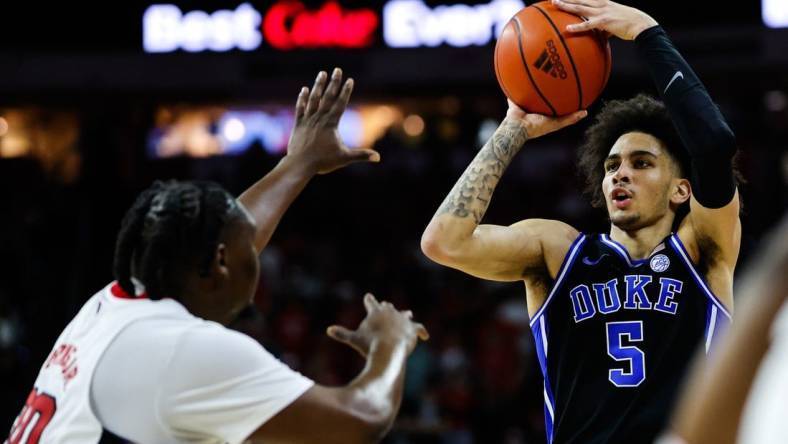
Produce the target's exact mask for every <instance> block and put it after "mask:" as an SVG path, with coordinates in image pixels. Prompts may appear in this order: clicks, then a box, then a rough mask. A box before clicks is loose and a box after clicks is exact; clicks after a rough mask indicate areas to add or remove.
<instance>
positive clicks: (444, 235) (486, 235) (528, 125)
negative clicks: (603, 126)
mask: <svg viewBox="0 0 788 444" xmlns="http://www.w3.org/2000/svg"><path fill="white" fill-rule="evenodd" d="M585 115H586V112H585V111H578V112H576V113H573V114H569V115H567V116H563V117H558V118H551V117H547V116H543V115H539V114H529V113H526V112H524V111H523V110H522V109H520V108H519V107H517V105H515V104H514V103H512V102H511V101H510V102H509V110H508V112H507V113H506V118H505V119H504V120H503V122H502V123H501V125H500V126H499V127H498V129H497V130H496V131H495V133H494V134H493V136H492V137H491V138H490V140H489V141H487V143H486V144H485V145H484V146H483V147H482V149H481V150H480V151H479V154H477V155H476V157H475V158H474V159H473V161H472V162H471V164H470V165H469V166H468V168H467V169H466V170H465V172H464V173H463V174H462V176H461V177H460V179H459V180H458V181H457V183H456V184H455V185H454V187H453V188H452V190H451V191H450V192H449V194H448V196H446V199H445V200H444V201H443V203H442V204H441V206H440V208H438V211H437V212H436V213H435V215H434V216H433V217H432V220H431V221H430V223H429V225H427V228H426V229H425V230H424V234H423V235H422V238H421V249H422V251H423V252H424V254H426V255H427V256H428V257H429V258H430V259H432V260H434V261H435V262H438V263H440V264H443V265H446V266H449V267H452V268H456V269H459V270H462V271H464V272H466V273H469V274H472V275H474V276H478V277H481V278H485V279H493V280H501V281H514V280H519V279H522V275H523V271H524V270H525V269H526V268H529V267H532V266H542V264H543V263H544V259H543V250H544V245H543V241H544V240H545V237H547V238H548V239H546V241H547V242H552V243H558V244H561V245H563V244H566V247H567V248H568V246H569V244H570V243H571V242H572V240H573V239H574V238H575V237H576V236H577V231H576V230H574V229H573V228H571V227H569V226H568V225H566V224H564V223H561V222H557V221H549V220H540V219H531V220H525V221H522V222H519V223H516V224H514V225H511V226H508V227H506V226H498V225H481V221H482V218H483V217H484V214H485V212H486V211H487V207H488V206H489V205H490V200H491V199H492V195H493V192H494V191H495V187H496V186H497V185H498V182H499V181H500V180H501V176H502V175H503V173H504V171H506V168H507V167H508V166H509V164H510V163H511V162H512V159H513V158H514V156H515V155H516V154H517V153H518V152H519V151H520V149H521V148H522V146H523V144H524V143H525V142H526V140H528V139H532V138H535V137H539V136H541V135H544V134H547V133H550V132H553V131H556V130H558V129H561V128H563V127H565V126H568V125H571V124H573V123H575V122H577V121H578V120H580V119H581V118H583V117H585ZM548 248H550V246H548ZM565 252H566V249H564V251H563V252H561V254H563V253H565ZM559 262H560V261H559Z"/></svg>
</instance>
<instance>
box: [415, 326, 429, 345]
mask: <svg viewBox="0 0 788 444" xmlns="http://www.w3.org/2000/svg"><path fill="white" fill-rule="evenodd" d="M414 326H415V327H416V335H418V337H419V339H421V340H422V341H426V340H428V339H429V338H430V332H428V331H427V327H425V326H424V324H422V323H420V322H416V323H414Z"/></svg>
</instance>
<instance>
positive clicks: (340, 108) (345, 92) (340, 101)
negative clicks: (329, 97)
mask: <svg viewBox="0 0 788 444" xmlns="http://www.w3.org/2000/svg"><path fill="white" fill-rule="evenodd" d="M353 84H354V82H353V79H352V78H348V79H347V80H345V84H344V85H342V91H341V92H340V93H339V97H337V100H336V101H335V102H334V104H333V105H332V106H331V111H329V112H330V114H331V116H332V117H333V118H334V119H336V121H337V122H339V118H340V117H342V113H344V112H345V108H347V104H348V102H350V94H352V93H353Z"/></svg>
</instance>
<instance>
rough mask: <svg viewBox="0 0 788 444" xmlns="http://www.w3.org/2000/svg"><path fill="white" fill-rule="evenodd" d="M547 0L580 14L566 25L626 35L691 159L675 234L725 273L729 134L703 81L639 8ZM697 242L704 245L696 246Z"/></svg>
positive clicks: (735, 218)
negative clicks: (684, 211)
mask: <svg viewBox="0 0 788 444" xmlns="http://www.w3.org/2000/svg"><path fill="white" fill-rule="evenodd" d="M553 4H555V5H556V6H557V7H559V8H560V9H563V10H565V11H568V12H572V13H575V14H578V15H582V16H583V17H586V18H587V19H588V20H587V21H586V22H584V23H582V24H580V25H570V26H569V27H568V28H567V30H568V31H570V32H585V31H588V30H589V29H598V30H602V31H604V32H607V33H609V34H611V35H615V36H616V37H619V38H621V39H623V40H634V42H635V47H636V48H637V51H638V53H639V55H640V57H641V59H642V60H644V61H645V62H646V63H645V66H646V67H647V68H648V70H649V73H650V74H651V77H652V79H653V80H654V84H655V86H656V88H657V90H658V91H659V94H660V96H661V98H662V100H663V101H664V102H665V105H666V106H667V108H668V111H669V113H670V117H671V119H672V121H673V124H674V125H675V127H676V130H677V132H678V134H679V137H680V138H681V141H682V143H683V145H684V147H685V148H686V150H687V153H688V154H689V156H690V159H691V171H690V181H691V184H692V195H691V198H690V213H689V215H688V217H687V218H686V219H685V221H684V223H683V224H682V227H681V228H680V230H679V235H680V237H681V238H682V240H683V241H684V242H685V243H686V244H687V247H688V250H689V253H690V255H692V256H693V259H694V260H696V261H697V260H698V258H699V257H700V256H701V255H705V257H706V258H707V260H709V261H711V262H713V263H714V264H715V265H718V266H721V267H724V268H726V269H727V270H728V271H729V274H731V275H732V273H733V269H734V267H735V265H736V260H737V258H738V255H739V244H740V241H741V222H740V220H739V196H738V192H737V190H736V180H735V176H734V172H733V165H732V159H733V156H734V155H735V153H736V139H735V136H734V134H733V131H732V130H731V128H730V127H729V126H728V123H727V122H726V121H725V118H724V117H723V115H722V113H721V112H720V110H719V108H718V107H717V105H716V104H715V103H714V101H712V99H711V97H710V96H709V93H708V91H707V90H706V88H705V87H704V86H703V83H702V82H701V81H700V79H699V78H698V76H697V75H696V74H695V72H694V71H693V69H692V68H691V67H690V66H689V64H688V63H687V62H686V60H684V58H683V57H682V56H681V54H680V53H679V51H678V50H677V49H676V47H675V46H674V45H673V43H672V42H671V40H670V38H668V35H667V34H666V33H665V30H664V29H662V27H661V26H659V24H658V23H657V22H656V21H655V20H654V19H653V18H651V17H650V16H649V15H647V14H646V13H644V12H642V11H640V10H638V9H635V8H632V7H629V6H625V5H621V4H618V3H615V2H612V1H609V0H553ZM704 248H705V249H706V250H708V251H700V250H701V249H704ZM730 302H732V301H730Z"/></svg>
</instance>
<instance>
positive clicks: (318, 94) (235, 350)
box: [6, 69, 427, 444]
mask: <svg viewBox="0 0 788 444" xmlns="http://www.w3.org/2000/svg"><path fill="white" fill-rule="evenodd" d="M352 89H353V80H352V79H348V80H347V81H345V82H343V81H342V72H341V71H340V70H339V69H335V70H334V72H333V74H332V75H331V78H330V81H329V80H328V76H327V74H326V73H325V72H321V73H320V74H318V76H317V79H316V80H315V84H314V86H313V88H312V90H311V92H310V90H309V89H308V88H306V87H304V88H303V89H302V90H301V93H300V94H299V96H298V100H297V102H296V110H295V127H294V129H293V132H292V133H291V136H290V142H289V144H288V147H287V155H286V156H285V157H284V158H283V159H282V160H281V161H280V163H279V164H278V165H277V166H276V167H275V168H274V169H273V170H272V171H271V172H269V173H268V174H267V175H266V176H265V177H263V178H262V179H260V180H259V181H258V182H257V183H255V184H254V185H252V187H251V188H249V189H248V190H246V191H245V192H244V193H243V194H242V195H241V196H240V197H239V198H238V199H237V200H236V199H235V198H233V197H232V196H231V195H230V194H228V193H227V192H226V191H225V190H224V189H222V188H221V187H220V186H218V185H216V184H212V183H201V182H174V181H173V182H167V183H161V182H157V183H156V184H154V185H153V186H152V187H150V188H149V189H147V190H146V191H144V192H143V193H142V194H141V195H140V196H139V197H138V199H137V201H136V202H135V203H134V205H133V206H132V207H131V209H129V211H128V212H127V213H126V216H125V218H124V219H123V225H122V227H121V231H120V233H119V235H118V240H117V245H116V251H115V264H114V272H115V278H116V281H115V282H113V283H111V284H109V285H107V286H106V287H105V288H104V289H103V290H101V291H99V292H98V293H96V294H95V295H94V296H93V297H91V298H90V299H89V300H88V301H87V303H85V305H84V306H83V307H82V309H81V310H80V312H79V313H78V314H77V316H76V317H75V318H74V319H73V320H72V321H71V323H69V325H68V326H67V327H66V329H65V330H64V331H63V333H62V334H61V335H60V337H59V338H58V340H57V342H56V343H55V346H54V348H53V349H52V352H51V354H50V355H49V358H48V359H47V360H46V362H45V363H44V365H43V366H42V367H41V371H40V373H39V375H38V378H37V379H36V382H35V387H34V388H33V390H32V391H31V392H30V396H29V397H28V399H27V402H26V404H25V406H24V407H23V409H22V412H21V413H20V414H19V416H18V417H17V419H16V421H15V422H14V424H13V426H12V428H11V432H10V435H9V437H8V440H7V441H6V442H7V443H9V444H19V443H22V444H36V443H39V442H42V443H44V442H46V443H49V442H57V443H96V442H99V439H100V438H101V434H102V429H107V430H109V431H111V432H112V433H114V434H115V435H118V436H120V437H122V438H124V439H126V440H129V441H131V442H137V443H164V442H172V443H181V442H201V443H240V442H271V443H278V442H287V443H312V442H321V443H361V442H377V441H379V440H380V439H381V438H382V436H383V435H384V434H385V433H386V431H387V430H388V428H389V427H390V426H391V423H392V422H393V420H394V417H395V416H396V414H397V411H398V410H399V405H400V401H401V399H402V388H403V381H404V378H405V361H406V360H407V358H408V356H409V354H410V352H411V351H412V350H413V348H414V347H415V345H416V342H417V341H418V338H422V339H426V337H427V331H426V330H425V329H424V327H423V326H422V325H421V324H419V323H416V322H414V321H413V320H412V319H411V318H412V314H411V313H410V312H407V311H406V312H400V311H398V310H396V309H395V308H394V306H393V305H391V304H390V303H388V302H382V303H381V302H378V301H377V300H376V299H375V297H374V296H372V295H371V294H367V295H366V296H365V298H364V305H365V307H366V309H367V316H366V318H365V319H364V320H363V321H362V322H361V325H360V326H359V327H358V329H356V330H353V331H351V330H348V329H346V328H344V327H341V326H332V327H329V329H328V334H329V336H331V337H332V338H334V339H336V340H338V341H340V342H343V343H345V344H347V345H349V346H351V347H353V348H355V349H356V350H357V351H358V352H359V353H361V355H362V356H364V358H365V359H366V366H365V367H364V369H363V370H362V371H361V373H360V374H359V375H358V376H357V377H356V379H354V380H353V381H352V382H351V383H350V384H348V385H347V386H345V387H324V386H320V385H318V384H315V383H314V382H313V381H311V380H309V379H307V378H306V377H304V376H302V375H300V374H298V373H296V372H294V371H293V370H290V369H289V368H288V367H287V366H285V365H284V364H282V363H281V362H280V361H278V360H277V359H275V358H274V357H273V356H272V355H271V354H269V353H268V352H267V351H266V350H265V349H263V348H262V347H261V346H260V344H258V343H257V342H255V341H254V340H252V339H251V338H249V337H248V336H245V335H242V334H240V333H237V332H234V331H231V330H228V329H226V328H225V327H223V326H222V325H221V324H226V323H228V322H230V321H231V320H232V319H233V318H234V317H235V315H237V314H238V312H239V311H240V310H241V309H242V308H243V307H245V306H247V305H248V304H249V303H250V301H251V298H252V297H253V295H254V292H255V287H256V286H257V282H258V278H259V272H260V266H259V262H258V255H259V253H260V251H261V250H262V249H263V248H264V247H265V246H266V244H268V241H269V239H270V237H271V234H272V233H273V231H274V229H275V228H276V226H277V224H278V223H279V220H280V219H281V217H282V215H283V214H284V212H285V210H286V209H287V208H288V207H289V206H290V204H291V203H292V202H293V200H294V199H295V197H296V196H297V195H298V194H299V193H300V192H301V191H302V190H303V189H304V187H305V186H306V184H307V183H308V182H309V180H310V179H311V178H312V177H314V175H316V174H323V173H328V172H330V171H333V170H335V169H338V168H342V167H344V166H346V165H348V164H350V163H353V162H358V161H377V160H379V155H378V153H377V152H375V151H371V150H349V149H347V148H346V147H345V146H344V145H343V144H342V142H341V141H340V140H339V138H338V132H337V124H338V123H339V119H340V117H341V115H342V113H343V112H344V110H345V107H346V106H347V103H348V100H349V99H350V94H351V91H352Z"/></svg>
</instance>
